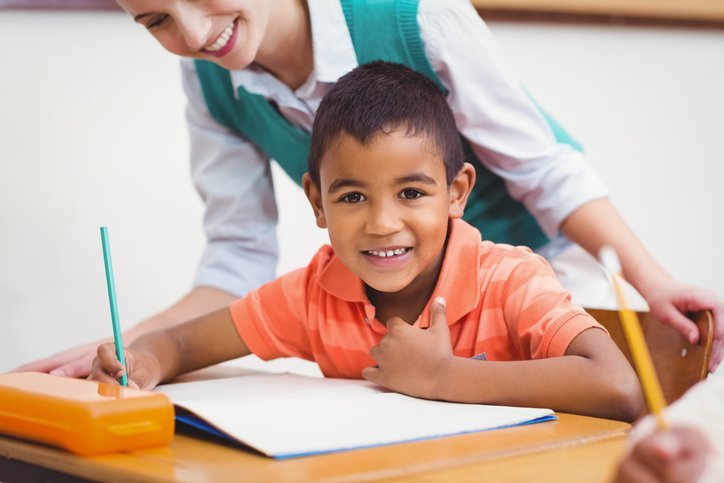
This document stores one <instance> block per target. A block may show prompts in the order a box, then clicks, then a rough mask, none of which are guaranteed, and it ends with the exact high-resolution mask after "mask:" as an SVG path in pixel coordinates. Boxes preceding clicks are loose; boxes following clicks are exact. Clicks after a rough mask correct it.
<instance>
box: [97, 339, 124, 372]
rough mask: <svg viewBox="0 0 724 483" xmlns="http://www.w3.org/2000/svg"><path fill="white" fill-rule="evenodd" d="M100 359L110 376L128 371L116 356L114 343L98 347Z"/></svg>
mask: <svg viewBox="0 0 724 483" xmlns="http://www.w3.org/2000/svg"><path fill="white" fill-rule="evenodd" d="M98 359H99V360H100V362H101V364H102V366H103V368H104V369H105V370H106V371H108V372H109V373H110V374H117V373H119V372H120V371H125V370H126V368H125V367H123V365H122V364H121V362H120V361H119V360H118V357H117V356H116V346H115V345H114V344H113V343H108V344H103V345H100V346H99V347H98Z"/></svg>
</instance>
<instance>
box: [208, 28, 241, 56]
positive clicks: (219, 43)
mask: <svg viewBox="0 0 724 483" xmlns="http://www.w3.org/2000/svg"><path fill="white" fill-rule="evenodd" d="M233 33H234V22H231V23H230V24H229V26H228V27H226V28H225V29H224V31H223V32H221V35H219V38H218V39H216V40H215V41H214V43H213V44H211V45H209V46H208V47H206V49H204V50H206V51H208V52H216V51H217V50H220V49H223V48H224V47H226V44H227V43H228V42H229V39H230V38H231V34H233Z"/></svg>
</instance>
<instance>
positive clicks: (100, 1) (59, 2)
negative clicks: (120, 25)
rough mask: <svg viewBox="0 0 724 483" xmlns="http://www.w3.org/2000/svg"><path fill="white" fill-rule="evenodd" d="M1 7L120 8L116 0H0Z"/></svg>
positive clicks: (53, 8)
mask: <svg viewBox="0 0 724 483" xmlns="http://www.w3.org/2000/svg"><path fill="white" fill-rule="evenodd" d="M0 8H16V9H38V8H43V9H51V10H56V9H58V10H60V9H83V10H120V7H118V5H116V2H115V1H114V0H0Z"/></svg>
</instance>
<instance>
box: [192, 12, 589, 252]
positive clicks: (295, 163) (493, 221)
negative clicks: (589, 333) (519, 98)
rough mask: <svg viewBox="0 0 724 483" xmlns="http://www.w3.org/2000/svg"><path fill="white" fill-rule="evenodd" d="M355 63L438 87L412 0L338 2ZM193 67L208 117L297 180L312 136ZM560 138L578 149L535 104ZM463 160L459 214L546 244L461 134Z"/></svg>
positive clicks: (515, 239)
mask: <svg viewBox="0 0 724 483" xmlns="http://www.w3.org/2000/svg"><path fill="white" fill-rule="evenodd" d="M340 1H341V3H342V9H343V10H344V15H345V18H346V20H347V27H348V28H349V32H350V35H351V37H352V43H353V45H354V50H355V53H356V55H357V61H358V62H359V64H364V63H367V62H371V61H373V60H386V61H389V62H398V63H400V64H405V65H407V66H408V67H411V68H413V69H415V70H416V71H418V72H420V73H422V74H424V75H426V76H427V77H429V78H430V79H432V80H433V81H435V83H436V84H437V85H438V86H440V88H441V89H442V90H443V91H445V88H444V86H443V85H442V83H441V82H440V79H438V77H437V75H435V72H434V71H433V69H432V67H431V66H430V62H429V61H428V59H427V56H426V55H425V49H424V46H423V43H422V39H421V38H420V28H419V27H418V25H417V3H418V0H375V1H367V0H340ZM195 63H196V70H197V72H198V75H199V79H200V81H201V87H202V90H203V93H204V98H205V99H206V104H207V105H208V107H209V111H210V112H211V115H212V116H213V117H214V119H216V120H217V121H218V122H219V123H221V124H222V125H224V126H226V127H228V128H230V129H232V130H233V131H236V132H238V133H239V134H241V135H242V136H244V137H245V138H246V139H248V140H249V141H251V142H252V143H254V144H255V145H256V146H257V147H258V148H259V149H260V150H261V151H262V152H264V153H265V154H266V155H267V156H269V157H270V158H272V159H274V160H276V162H277V163H279V165H280V166H281V167H282V169H284V171H286V173H287V174H288V175H289V176H290V177H291V178H292V179H293V180H294V181H295V182H296V183H297V184H301V181H302V175H303V174H304V173H305V172H306V171H307V156H308V154H309V141H310V134H309V133H308V132H306V131H304V130H302V129H299V128H297V127H295V126H293V125H292V124H291V123H290V122H289V121H287V120H286V119H285V118H284V117H283V116H281V115H280V114H279V113H278V112H277V111H276V109H274V107H272V105H271V104H270V103H269V102H268V101H267V100H266V99H265V98H264V97H263V96H260V95H256V94H250V93H249V92H247V91H246V90H245V89H244V88H243V87H240V88H239V90H238V93H237V95H234V91H233V86H232V83H231V76H230V75H229V71H227V70H226V69H224V68H222V67H220V66H218V65H217V64H214V63H213V62H208V61H204V60H196V61H195ZM541 113H542V114H543V116H544V117H545V118H546V120H547V121H548V124H549V125H550V127H551V129H552V130H553V132H554V133H555V135H556V139H557V140H558V142H562V143H567V144H570V145H571V146H572V147H573V148H575V149H578V150H580V145H579V144H578V143H577V142H576V141H575V140H573V139H572V138H571V137H570V136H569V135H568V133H566V131H565V130H563V128H561V127H560V125H558V123H556V121H555V120H554V119H552V118H551V117H550V116H548V115H547V114H546V113H545V112H543V111H542V110H541ZM461 139H462V142H463V148H464V150H465V154H466V158H467V160H468V161H469V162H470V163H471V164H472V165H473V166H475V169H476V171H477V181H476V182H475V186H474V187H473V191H472V193H471V195H470V198H469V200H468V203H467V206H466V209H465V216H464V217H463V218H464V219H465V220H466V221H467V222H468V223H470V224H472V225H473V226H475V227H477V228H478V230H480V232H481V233H482V234H483V237H484V238H485V239H488V240H492V241H494V242H498V243H509V244H511V245H526V246H529V247H531V248H533V249H536V248H539V247H540V246H542V245H544V244H545V243H547V242H548V237H547V236H546V235H545V233H543V230H542V229H541V228H540V226H539V225H538V223H537V222H536V221H535V219H534V218H533V216H532V215H531V214H530V213H529V212H528V211H527V210H526V209H525V207H524V206H523V205H522V204H521V203H520V202H518V201H515V200H513V199H512V198H511V197H510V195H509V194H508V191H507V190H506V189H505V185H504V182H503V180H502V179H501V178H500V177H498V176H497V175H495V174H493V173H492V172H491V171H489V170H488V169H487V168H486V167H485V166H484V165H483V164H482V163H480V162H479V161H478V160H477V158H476V157H475V155H474V154H473V152H472V150H471V149H470V147H469V145H468V143H467V141H466V140H465V139H464V138H462V137H461Z"/></svg>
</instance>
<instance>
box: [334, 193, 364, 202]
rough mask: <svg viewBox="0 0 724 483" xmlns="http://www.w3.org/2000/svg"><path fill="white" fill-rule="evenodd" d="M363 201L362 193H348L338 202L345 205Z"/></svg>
mask: <svg viewBox="0 0 724 483" xmlns="http://www.w3.org/2000/svg"><path fill="white" fill-rule="evenodd" d="M364 200H365V197H364V195H363V194H362V193H349V194H346V195H344V196H343V197H341V198H340V201H344V202H345V203H359V202H362V201H364Z"/></svg>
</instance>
